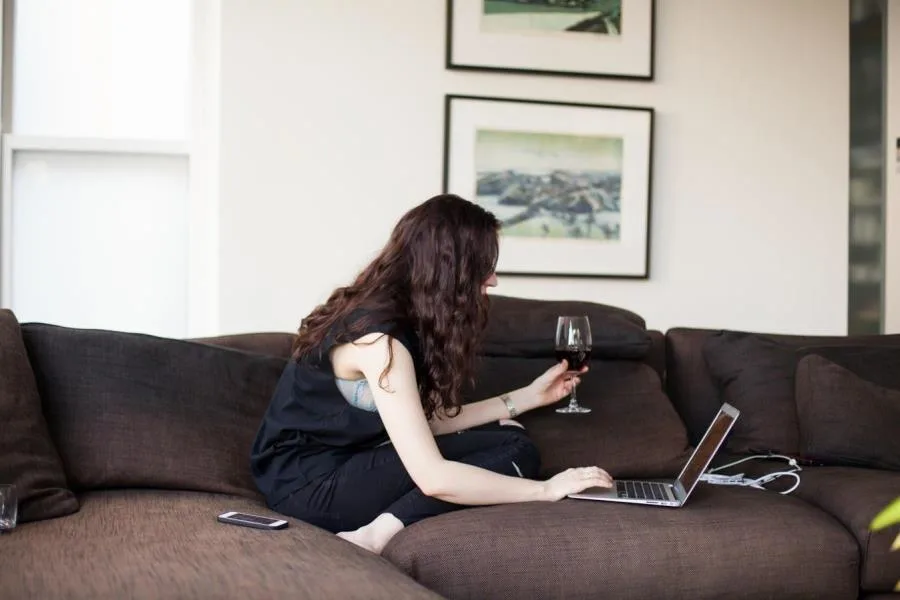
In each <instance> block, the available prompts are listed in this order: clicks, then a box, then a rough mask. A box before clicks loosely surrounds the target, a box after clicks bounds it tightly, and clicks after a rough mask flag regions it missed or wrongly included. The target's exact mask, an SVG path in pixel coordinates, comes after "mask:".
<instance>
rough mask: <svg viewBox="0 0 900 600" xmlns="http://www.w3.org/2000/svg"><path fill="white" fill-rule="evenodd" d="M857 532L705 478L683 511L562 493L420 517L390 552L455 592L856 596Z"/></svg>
mask: <svg viewBox="0 0 900 600" xmlns="http://www.w3.org/2000/svg"><path fill="white" fill-rule="evenodd" d="M858 552H859V551H858V549H857V547H856V541H855V540H854V539H853V536H852V535H851V534H850V533H849V532H848V531H847V530H846V529H845V528H844V527H843V526H842V525H841V524H840V523H838V522H837V521H835V520H834V519H833V518H831V517H830V516H828V515H827V514H825V513H824V512H822V511H820V510H818V509H816V508H814V507H812V506H809V505H808V504H807V503H805V502H803V501H802V500H800V499H798V498H792V497H784V496H780V495H778V494H774V493H770V492H764V491H760V490H754V489H749V488H736V487H713V486H709V485H707V484H701V485H699V486H698V487H697V489H696V490H695V492H694V494H693V495H692V496H691V498H690V500H689V502H688V504H687V505H686V506H685V507H684V508H681V509H675V510H673V509H669V508H662V507H643V506H633V505H627V504H614V503H605V502H591V501H579V500H562V501H560V502H556V503H542V502H534V503H525V504H518V505H506V506H492V507H483V508H472V509H465V510H461V511H457V512H452V513H448V514H444V515H441V516H438V517H434V518H432V519H427V520H425V521H421V522H419V523H416V524H413V525H411V526H410V527H407V528H406V529H404V530H403V531H401V532H400V533H399V534H398V535H397V536H396V537H394V539H393V540H391V542H390V543H389V544H388V546H387V547H386V548H385V551H384V553H383V555H384V556H385V557H387V558H388V559H389V560H391V561H392V562H393V563H394V564H396V565H397V566H398V567H400V568H401V569H403V570H405V571H406V572H407V573H409V574H410V575H411V576H412V577H414V578H415V579H416V580H417V581H419V582H421V583H423V584H424V585H426V586H427V587H429V588H431V589H433V590H435V591H436V592H438V593H440V594H442V595H443V596H446V597H448V598H473V599H475V598H496V599H503V598H566V599H579V598H585V599H587V598H598V597H604V598H617V599H628V598H639V599H645V598H695V599H703V598H710V599H712V598H733V597H741V598H855V597H856V596H857V593H858V585H859V554H858Z"/></svg>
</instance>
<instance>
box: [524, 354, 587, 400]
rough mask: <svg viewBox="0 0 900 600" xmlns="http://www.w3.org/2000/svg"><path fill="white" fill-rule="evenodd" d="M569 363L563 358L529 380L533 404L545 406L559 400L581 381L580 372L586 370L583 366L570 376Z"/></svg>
mask: <svg viewBox="0 0 900 600" xmlns="http://www.w3.org/2000/svg"><path fill="white" fill-rule="evenodd" d="M568 369H569V363H568V362H567V361H565V360H563V361H562V362H560V363H559V364H556V365H554V366H553V367H551V368H549V369H547V371H545V372H544V373H543V374H542V375H540V376H539V377H538V378H537V379H535V380H534V381H532V382H531V384H530V385H529V386H528V387H529V389H530V391H531V393H532V394H534V397H535V404H536V405H537V406H547V405H548V404H553V403H554V402H559V401H560V400H562V399H563V398H565V397H566V396H568V395H569V394H571V393H572V389H573V388H574V387H575V386H576V385H578V384H579V383H580V382H581V377H579V376H578V375H581V374H582V373H585V372H587V370H588V368H587V366H585V367H584V368H583V369H581V371H579V372H578V375H576V376H574V377H573V376H572V375H571V374H569V373H568Z"/></svg>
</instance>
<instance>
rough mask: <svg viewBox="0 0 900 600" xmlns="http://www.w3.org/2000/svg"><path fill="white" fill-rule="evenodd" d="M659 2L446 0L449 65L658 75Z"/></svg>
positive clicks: (515, 70)
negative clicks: (656, 66)
mask: <svg viewBox="0 0 900 600" xmlns="http://www.w3.org/2000/svg"><path fill="white" fill-rule="evenodd" d="M654 16H655V0H447V56H446V64H447V68H448V69H470V70H482V71H506V72H513V73H530V74H533V75H568V76H581V77H609V78H615V79H637V80H647V81H649V80H652V79H653V66H654V38H655V29H654V28H655V24H654V20H655V19H654Z"/></svg>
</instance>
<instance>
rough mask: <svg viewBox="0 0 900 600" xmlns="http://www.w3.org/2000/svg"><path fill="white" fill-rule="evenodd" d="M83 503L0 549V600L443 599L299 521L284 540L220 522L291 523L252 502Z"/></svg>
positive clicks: (151, 498)
mask: <svg viewBox="0 0 900 600" xmlns="http://www.w3.org/2000/svg"><path fill="white" fill-rule="evenodd" d="M81 502H82V510H81V511H80V512H79V513H78V514H77V515H73V516H71V517H67V518H65V519H57V520H54V521H45V522H43V523H33V524H29V525H27V526H25V527H22V528H20V529H17V530H16V531H15V532H14V533H13V535H11V536H9V538H8V539H3V540H0V547H2V554H3V569H4V570H3V577H2V581H3V588H2V592H0V596H2V597H4V598H41V599H44V600H54V599H57V598H85V599H87V598H90V599H91V600H105V599H109V600H113V599H118V598H132V599H135V600H144V599H147V600H150V599H154V600H155V599H157V598H222V599H225V598H241V599H253V598H259V599H266V600H269V599H272V598H291V599H294V600H301V599H319V598H360V599H370V598H382V599H384V600H391V599H393V598H409V599H413V598H415V599H420V598H421V599H423V600H425V599H434V600H437V598H438V596H437V595H435V594H434V593H432V592H429V591H428V590H426V589H425V588H424V587H422V586H421V585H419V584H417V583H416V582H414V581H413V580H411V579H410V578H408V577H406V576H405V575H403V574H402V573H400V572H398V571H397V569H395V568H394V567H393V566H391V565H390V564H389V563H388V562H387V561H386V560H384V559H382V558H380V557H378V556H375V555H373V554H371V553H369V552H366V551H364V550H362V549H360V548H358V547H356V546H354V545H352V544H350V543H349V542H345V541H343V540H341V539H340V538H338V537H337V536H334V535H331V534H328V533H327V532H325V531H323V530H321V529H318V528H315V527H312V526H310V525H307V524H305V523H302V522H300V521H296V520H293V519H289V521H290V525H289V526H288V528H287V529H282V530H278V531H261V530H258V529H249V528H246V527H237V526H235V525H226V524H223V523H219V522H217V521H216V515H218V514H221V513H223V512H225V511H229V510H238V511H246V512H251V513H255V514H260V515H264V516H273V517H278V518H283V517H282V515H276V514H274V513H272V511H270V510H267V509H266V507H265V506H264V505H263V504H261V503H260V502H255V501H252V500H249V499H242V498H236V497H232V496H223V495H217V494H203V493H194V492H172V491H154V490H127V491H126V490H121V491H119V490H117V491H107V492H90V493H87V494H85V495H84V496H82V497H81ZM37 565H40V566H39V567H38V566H37Z"/></svg>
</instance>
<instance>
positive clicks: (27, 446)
mask: <svg viewBox="0 0 900 600" xmlns="http://www.w3.org/2000/svg"><path fill="white" fill-rule="evenodd" d="M0 423H2V424H3V425H2V426H0V483H11V484H14V485H15V486H16V494H17V497H18V500H19V506H18V522H20V523H25V522H28V521H38V520H41V519H50V518H53V517H60V516H63V515H68V514H71V513H73V512H75V511H77V510H78V500H77V499H76V498H75V494H73V493H72V492H71V491H70V490H69V489H68V484H67V482H66V474H65V470H64V469H63V464H62V461H61V460H60V457H59V453H58V452H57V449H56V446H55V445H54V443H53V440H52V439H51V438H50V432H49V431H48V429H47V422H46V421H45V419H44V415H43V413H42V411H41V399H40V396H39V395H38V390H37V386H36V384H35V381H34V374H33V373H32V370H31V365H30V364H29V362H28V354H27V353H26V352H25V345H24V344H23V342H22V334H21V330H20V328H19V322H18V321H17V320H16V316H15V315H14V314H13V313H12V312H11V311H9V310H0Z"/></svg>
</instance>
